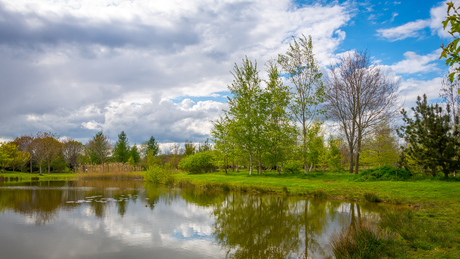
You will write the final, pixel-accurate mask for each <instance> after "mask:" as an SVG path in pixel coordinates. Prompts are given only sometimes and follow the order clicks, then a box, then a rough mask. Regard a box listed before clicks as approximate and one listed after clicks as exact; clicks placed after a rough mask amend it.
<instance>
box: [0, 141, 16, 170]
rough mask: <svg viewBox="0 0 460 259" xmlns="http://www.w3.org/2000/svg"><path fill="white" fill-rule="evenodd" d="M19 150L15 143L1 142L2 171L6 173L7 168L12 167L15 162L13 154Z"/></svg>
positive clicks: (0, 159)
mask: <svg viewBox="0 0 460 259" xmlns="http://www.w3.org/2000/svg"><path fill="white" fill-rule="evenodd" d="M16 149H17V146H16V145H15V144H14V143H6V142H4V143H1V142H0V166H1V167H2V171H3V172H5V167H8V166H10V164H11V163H12V162H13V157H12V156H13V153H14V151H15V150H16Z"/></svg>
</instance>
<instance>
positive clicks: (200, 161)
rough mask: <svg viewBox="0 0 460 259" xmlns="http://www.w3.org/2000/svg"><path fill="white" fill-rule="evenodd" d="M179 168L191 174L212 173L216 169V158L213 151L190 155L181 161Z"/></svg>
mask: <svg viewBox="0 0 460 259" xmlns="http://www.w3.org/2000/svg"><path fill="white" fill-rule="evenodd" d="M178 167H179V168H180V169H182V170H185V171H188V172H190V173H202V172H212V171H213V170H214V169H215V166H214V156H213V154H212V152H211V151H207V152H199V153H196V154H193V155H189V156H187V157H184V158H183V159H182V160H181V161H180V163H179V165H178Z"/></svg>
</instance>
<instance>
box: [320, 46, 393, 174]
mask: <svg viewBox="0 0 460 259" xmlns="http://www.w3.org/2000/svg"><path fill="white" fill-rule="evenodd" d="M398 86H399V83H398V82H397V81H395V80H393V79H392V78H390V77H389V76H388V75H386V74H385V73H384V72H383V71H382V70H381V69H380V68H379V67H376V66H373V65H371V63H370V59H369V56H368V54H367V53H366V52H357V51H353V52H350V53H348V54H346V55H345V56H344V57H343V58H341V59H340V60H339V62H338V63H337V64H336V65H334V66H333V67H332V71H331V73H330V77H329V79H328V82H327V90H326V107H327V108H328V115H329V118H330V119H331V120H334V121H337V122H338V123H339V125H340V128H341V129H342V131H343V133H344V135H345V138H346V140H347V142H348V148H349V151H350V159H349V163H350V164H349V172H350V173H352V172H353V155H354V154H355V153H356V163H355V165H356V167H355V174H357V173H358V167H359V153H360V152H361V142H362V140H363V137H364V136H365V135H366V134H368V133H369V132H370V131H371V130H372V128H373V127H374V126H376V125H377V124H379V123H381V122H382V121H384V120H387V119H389V118H391V117H392V115H394V114H395V112H396V109H395V107H396V105H395V103H396V92H397V90H398Z"/></svg>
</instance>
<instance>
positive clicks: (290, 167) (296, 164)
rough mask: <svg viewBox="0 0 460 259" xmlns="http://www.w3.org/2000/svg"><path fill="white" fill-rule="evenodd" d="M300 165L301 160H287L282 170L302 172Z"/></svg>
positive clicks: (295, 172)
mask: <svg viewBox="0 0 460 259" xmlns="http://www.w3.org/2000/svg"><path fill="white" fill-rule="evenodd" d="M302 166H303V164H302V162H301V161H296V160H288V161H286V163H284V170H285V171H286V173H290V174H299V173H301V172H302V169H303V168H302Z"/></svg>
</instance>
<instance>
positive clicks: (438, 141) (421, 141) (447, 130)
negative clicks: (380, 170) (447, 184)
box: [398, 95, 460, 178]
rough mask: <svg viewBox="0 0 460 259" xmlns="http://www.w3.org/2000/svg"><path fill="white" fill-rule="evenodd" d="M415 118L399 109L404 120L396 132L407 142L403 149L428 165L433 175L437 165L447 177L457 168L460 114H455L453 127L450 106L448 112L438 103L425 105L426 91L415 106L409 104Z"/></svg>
mask: <svg viewBox="0 0 460 259" xmlns="http://www.w3.org/2000/svg"><path fill="white" fill-rule="evenodd" d="M412 111H413V112H414V117H415V118H410V117H409V116H408V115H407V111H405V110H404V109H403V110H402V111H401V113H402V115H403V121H404V122H405V124H406V125H404V126H402V127H401V128H400V129H399V130H398V133H399V135H400V137H402V138H404V140H405V141H406V142H407V143H408V146H407V148H405V152H406V153H407V154H408V156H410V157H412V158H413V159H414V160H415V161H416V162H417V163H418V164H420V165H422V166H423V168H425V169H430V170H431V174H432V175H433V176H436V174H437V169H438V168H440V169H441V170H442V172H443V173H444V177H445V178H447V177H448V175H449V173H452V172H454V171H457V170H458V169H459V166H460V164H459V161H458V157H457V154H458V150H459V145H460V143H459V136H460V132H459V128H458V126H457V125H458V122H459V117H458V116H456V117H455V122H456V123H455V124H454V125H455V126H454V127H452V124H451V121H450V120H451V115H450V112H451V111H450V106H449V105H447V113H443V111H442V107H440V106H439V105H438V104H435V105H432V104H431V105H428V102H427V99H426V95H423V99H422V98H420V96H419V97H417V106H416V107H415V108H412Z"/></svg>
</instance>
